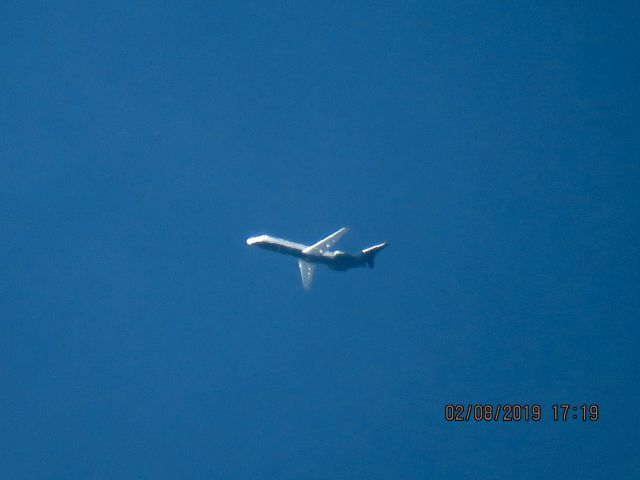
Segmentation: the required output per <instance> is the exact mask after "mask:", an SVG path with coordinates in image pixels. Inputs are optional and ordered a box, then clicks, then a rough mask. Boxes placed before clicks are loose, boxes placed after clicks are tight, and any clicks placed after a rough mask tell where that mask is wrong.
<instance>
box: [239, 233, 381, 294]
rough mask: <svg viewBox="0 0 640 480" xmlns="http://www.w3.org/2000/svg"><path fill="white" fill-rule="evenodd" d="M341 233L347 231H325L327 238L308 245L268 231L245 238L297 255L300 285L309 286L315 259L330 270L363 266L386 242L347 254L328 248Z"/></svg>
mask: <svg viewBox="0 0 640 480" xmlns="http://www.w3.org/2000/svg"><path fill="white" fill-rule="evenodd" d="M345 233H347V229H346V228H341V229H340V230H338V231H337V232H336V233H333V234H331V235H329V236H328V237H327V238H323V239H322V240H320V241H319V242H318V243H314V244H313V245H311V246H307V245H302V244H301V243H295V242H290V241H289V240H283V239H281V238H274V237H270V236H269V235H260V236H259V237H251V238H248V239H247V245H250V246H256V247H260V248H264V249H266V250H273V251H276V252H279V253H284V254H286V255H292V256H294V257H297V258H298V266H299V267H300V275H301V276H302V286H303V287H304V288H306V289H307V290H308V289H309V287H311V280H312V278H313V271H314V270H315V267H316V265H317V264H318V263H323V264H325V265H327V266H328V267H329V268H331V269H332V270H343V271H344V270H348V269H350V268H355V267H364V266H365V265H368V266H369V268H373V264H374V260H375V255H376V253H378V252H379V251H380V250H382V249H383V248H384V247H386V246H387V245H389V244H388V243H387V242H384V243H380V244H378V245H374V246H373V247H369V248H365V249H364V250H362V252H361V253H359V254H357V255H349V254H348V253H344V252H341V251H340V250H334V251H333V252H332V251H330V250H329V249H330V248H331V247H333V246H334V245H335V244H336V242H337V241H338V240H340V238H341V237H342V236H343V235H344V234H345Z"/></svg>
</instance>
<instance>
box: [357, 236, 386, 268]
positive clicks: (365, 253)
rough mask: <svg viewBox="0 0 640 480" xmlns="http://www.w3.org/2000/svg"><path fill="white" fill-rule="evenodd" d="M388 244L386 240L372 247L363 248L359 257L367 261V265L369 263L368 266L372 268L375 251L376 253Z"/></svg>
mask: <svg viewBox="0 0 640 480" xmlns="http://www.w3.org/2000/svg"><path fill="white" fill-rule="evenodd" d="M388 245H389V243H388V242H384V243H381V244H379V245H374V246H373V247H369V248H365V249H364V250H362V254H361V255H360V258H362V259H363V260H365V261H366V262H367V265H369V268H373V265H374V263H375V259H376V253H378V252H379V251H380V250H382V249H383V248H384V247H386V246H388Z"/></svg>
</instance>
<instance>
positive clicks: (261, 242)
mask: <svg viewBox="0 0 640 480" xmlns="http://www.w3.org/2000/svg"><path fill="white" fill-rule="evenodd" d="M247 245H251V246H256V247H260V248H263V249H265V250H271V251H273V252H278V253H283V254H285V255H291V256H292V257H296V258H300V259H302V260H304V261H305V262H309V263H321V264H324V265H326V266H328V267H329V268H331V269H332V270H348V269H350V268H356V267H366V266H367V261H366V259H365V258H364V257H363V256H362V255H360V256H356V255H350V254H348V253H344V252H341V251H339V250H336V251H333V252H323V253H321V254H316V253H304V250H305V249H307V248H308V246H307V245H303V244H301V243H295V242H290V241H288V240H283V239H281V238H274V237H271V236H269V235H261V236H259V237H252V238H249V239H247Z"/></svg>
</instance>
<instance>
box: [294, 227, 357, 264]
mask: <svg viewBox="0 0 640 480" xmlns="http://www.w3.org/2000/svg"><path fill="white" fill-rule="evenodd" d="M348 231H349V229H348V228H341V229H340V230H338V231H337V232H336V233H332V234H331V235H329V236H328V237H327V238H323V239H322V240H320V241H319V242H318V243H314V244H313V245H311V246H310V247H307V248H305V249H304V250H303V251H302V253H311V254H316V255H322V254H323V253H324V252H326V251H327V250H329V249H330V248H331V247H333V246H334V245H335V244H336V243H337V242H338V240H340V238H341V237H342V236H343V235H344V234H345V233H347V232H348ZM301 268H302V267H301Z"/></svg>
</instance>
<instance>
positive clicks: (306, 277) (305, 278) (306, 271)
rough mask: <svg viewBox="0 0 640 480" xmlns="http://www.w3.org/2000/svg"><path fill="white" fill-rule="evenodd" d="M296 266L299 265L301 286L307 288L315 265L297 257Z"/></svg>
mask: <svg viewBox="0 0 640 480" xmlns="http://www.w3.org/2000/svg"><path fill="white" fill-rule="evenodd" d="M298 267H300V276H301V277H302V286H303V287H304V288H305V289H307V290H309V288H310V287H311V280H312V279H313V271H314V270H315V268H316V266H315V265H314V264H313V263H309V262H305V261H304V260H302V259H301V258H299V259H298Z"/></svg>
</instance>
